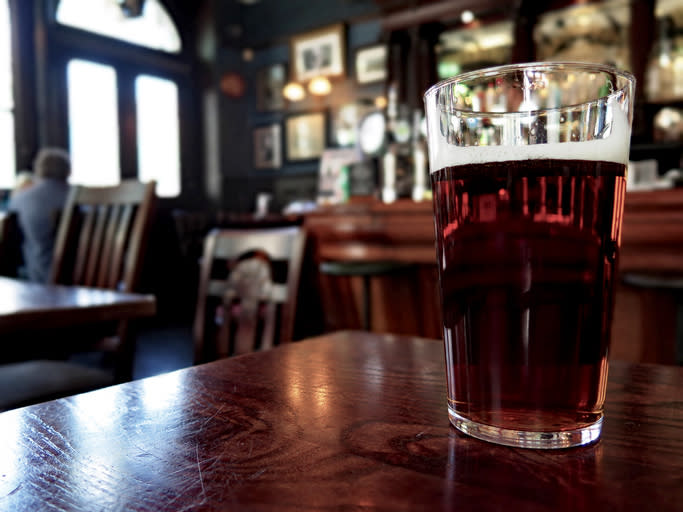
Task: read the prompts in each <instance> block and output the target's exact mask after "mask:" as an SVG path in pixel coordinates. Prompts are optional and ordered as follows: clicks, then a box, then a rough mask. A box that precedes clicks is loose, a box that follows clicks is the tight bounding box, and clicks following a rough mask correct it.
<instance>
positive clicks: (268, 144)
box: [253, 123, 282, 169]
mask: <svg viewBox="0 0 683 512" xmlns="http://www.w3.org/2000/svg"><path fill="white" fill-rule="evenodd" d="M281 133H282V130H281V128H280V124H279V123H274V124H271V125H268V126H260V127H257V128H254V132H253V140H254V168H255V169H279V168H280V167H282V135H281Z"/></svg>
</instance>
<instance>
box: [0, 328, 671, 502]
mask: <svg viewBox="0 0 683 512" xmlns="http://www.w3.org/2000/svg"><path fill="white" fill-rule="evenodd" d="M609 379H610V380H609V386H608V392H607V407H606V420H605V425H604V430H603V436H602V439H601V440H600V441H599V442H598V443H596V444H594V445H591V446H587V447H582V448H576V449H569V450H559V451H550V452H546V451H543V452H542V451H534V450H522V449H512V448H506V447H501V446H496V445H492V444H489V443H485V442H482V441H478V440H476V439H472V438H469V437H465V436H463V435H461V434H459V433H458V432H457V431H455V429H453V428H452V427H450V426H449V423H448V418H447V414H446V402H445V377H444V371H443V347H442V344H441V342H439V341H436V340H430V339H419V338H410V337H397V336H387V335H384V336H382V335H375V334H370V333H366V332H341V333H336V334H331V335H327V336H323V337H320V338H317V339H311V340H306V341H302V342H297V343H291V344H286V345H283V346H280V347H278V348H276V349H274V350H271V351H267V352H260V353H252V354H248V355H244V356H240V357H235V358H231V359H223V360H220V361H217V362H214V363H209V364H206V365H202V366H197V367H193V368H189V369H185V370H180V371H177V372H174V373H170V374H166V375H162V376H158V377H153V378H150V379H145V380H141V381H136V382H131V383H127V384H123V385H119V386H114V387H110V388H107V389H103V390H100V391H96V392H93V393H89V394H85V395H78V396H74V397H71V398H66V399H62V400H58V401H54V402H48V403H45V404H41V405H37V406H33V407H30V408H25V409H18V410H16V411H10V412H7V413H4V414H0V475H2V477H1V478H0V499H2V502H1V503H2V506H4V507H7V508H8V509H15V510H17V509H27V510H28V509H31V510H39V509H42V508H46V507H48V506H54V505H57V506H59V507H60V508H63V509H83V510H90V509H93V508H105V509H107V508H121V509H126V510H160V509H167V510H170V509H174V510H188V509H195V508H197V509H204V508H206V509H213V508H223V507H229V508H233V509H249V510H266V509H268V510H270V509H274V508H275V509H281V510H317V509H325V508H334V509H353V510H355V509H373V510H374V509H377V510H380V509H381V510H407V509H423V510H448V509H450V510H456V509H462V508H463V507H464V508H466V509H472V510H508V509H525V510H552V511H555V510H569V509H571V510H583V509H588V508H591V509H596V510H601V509H603V510H615V509H617V510H625V509H633V510H641V509H645V510H677V509H679V508H680V503H681V500H682V499H683V488H681V486H680V477H681V475H682V474H683V414H682V411H683V409H682V407H681V391H680V390H681V389H683V369H681V368H676V367H665V366H655V365H630V364H624V363H614V364H612V366H611V368H610V376H609Z"/></svg>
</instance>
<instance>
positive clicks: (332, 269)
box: [320, 261, 411, 276]
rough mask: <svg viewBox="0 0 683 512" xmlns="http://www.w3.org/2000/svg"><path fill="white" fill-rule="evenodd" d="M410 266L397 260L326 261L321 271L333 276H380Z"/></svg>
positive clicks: (321, 266) (321, 265)
mask: <svg viewBox="0 0 683 512" xmlns="http://www.w3.org/2000/svg"><path fill="white" fill-rule="evenodd" d="M410 266H411V264H410V263H401V262H397V261H357V262H356V261H324V262H322V263H321V264H320V271H321V272H322V273H323V274H328V275H333V276H378V275H381V274H389V273H391V272H396V271H398V270H402V269H405V268H408V267H410Z"/></svg>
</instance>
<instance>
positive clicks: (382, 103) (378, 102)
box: [375, 96, 387, 108]
mask: <svg viewBox="0 0 683 512" xmlns="http://www.w3.org/2000/svg"><path fill="white" fill-rule="evenodd" d="M386 106H387V98H386V97H385V96H377V97H376V98H375V107H377V108H384V107H386Z"/></svg>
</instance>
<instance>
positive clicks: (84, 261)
mask: <svg viewBox="0 0 683 512" xmlns="http://www.w3.org/2000/svg"><path fill="white" fill-rule="evenodd" d="M96 214H97V212H96V211H95V209H94V208H88V209H87V210H86V211H85V212H84V213H83V225H82V227H81V232H80V236H79V237H78V252H77V254H76V264H75V266H74V272H73V277H72V280H73V283H74V284H82V283H83V281H84V280H85V271H86V268H87V265H88V257H89V255H90V242H91V240H92V236H93V230H94V227H95V217H96Z"/></svg>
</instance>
